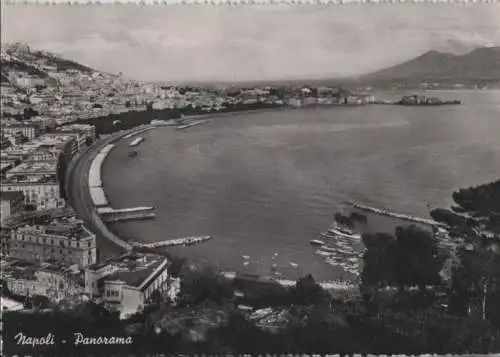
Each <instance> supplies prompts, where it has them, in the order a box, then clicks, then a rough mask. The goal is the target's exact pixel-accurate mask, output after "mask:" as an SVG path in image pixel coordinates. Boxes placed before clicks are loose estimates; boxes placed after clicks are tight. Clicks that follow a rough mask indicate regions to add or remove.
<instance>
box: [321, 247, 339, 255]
mask: <svg viewBox="0 0 500 357" xmlns="http://www.w3.org/2000/svg"><path fill="white" fill-rule="evenodd" d="M319 249H320V250H324V251H325V252H333V253H336V252H337V248H332V247H328V246H326V245H324V246H322V247H321V248H319Z"/></svg>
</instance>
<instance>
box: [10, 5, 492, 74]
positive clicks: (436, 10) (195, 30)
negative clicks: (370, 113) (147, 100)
mask: <svg viewBox="0 0 500 357" xmlns="http://www.w3.org/2000/svg"><path fill="white" fill-rule="evenodd" d="M2 10H3V11H2V15H1V16H2V24H3V28H2V41H22V42H27V43H28V44H30V45H32V46H33V47H35V48H41V49H46V50H50V51H55V52H58V53H60V54H62V55H65V56H68V57H69V58H70V59H73V60H76V61H80V62H82V63H84V64H86V65H89V66H92V67H95V68H98V69H102V70H105V71H112V72H123V73H124V74H126V75H128V76H130V77H136V78H139V79H148V80H151V79H155V80H156V79H161V80H176V81H178V80H212V79H220V80H228V79H230V80H231V79H236V80H246V79H267V78H277V79H283V78H291V77H292V78H297V77H321V76H326V75H353V74H359V73H364V72H369V71H372V70H376V69H379V68H381V67H384V66H388V65H391V64H394V63H397V62H400V61H403V60H406V59H408V58H410V57H413V56H416V55H419V54H421V53H422V52H424V51H427V50H429V49H438V50H439V49H440V50H451V51H466V50H467V49H469V48H470V49H472V48H474V47H477V46H485V45H487V46H491V45H497V46H498V45H500V25H499V24H500V4H483V5H466V4H461V5H459V4H435V5H430V4H405V5H401V4H400V5H395V4H378V5H374V4H365V5H350V6H325V7H322V6H302V7H299V6H281V5H277V6H257V7H246V8H245V9H244V10H242V9H241V8H239V7H231V6H218V7H211V6H209V7H200V6H175V7H173V6H172V7H170V6H169V7H155V6H142V7H137V6H133V5H132V6H128V5H120V6H99V5H95V6H85V7H72V6H64V5H58V6H40V7H37V6H23V5H16V6H8V5H7V6H4V7H3V9H2ZM26 24H28V25H26ZM34 29H36V30H34Z"/></svg>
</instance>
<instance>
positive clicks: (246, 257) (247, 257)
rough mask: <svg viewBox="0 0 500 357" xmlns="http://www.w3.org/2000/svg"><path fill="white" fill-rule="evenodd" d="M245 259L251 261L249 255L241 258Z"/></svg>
mask: <svg viewBox="0 0 500 357" xmlns="http://www.w3.org/2000/svg"><path fill="white" fill-rule="evenodd" d="M241 257H242V258H243V259H250V256H249V255H242V256H241Z"/></svg>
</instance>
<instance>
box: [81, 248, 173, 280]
mask: <svg viewBox="0 0 500 357" xmlns="http://www.w3.org/2000/svg"><path fill="white" fill-rule="evenodd" d="M165 261H166V258H165V257H163V256H160V255H156V254H138V253H130V254H124V255H122V256H119V257H117V258H114V259H110V260H108V261H107V262H103V263H98V264H94V265H93V266H91V267H89V268H91V269H95V270H97V269H100V268H103V267H104V266H107V265H113V266H115V267H117V268H118V271H116V272H115V273H113V274H111V275H108V276H106V277H104V278H102V280H103V281H123V282H124V283H125V284H127V285H130V286H134V287H140V286H141V285H142V284H143V283H145V282H146V279H147V278H148V277H149V276H150V275H151V274H152V273H153V272H154V271H155V270H156V269H157V268H158V267H159V266H160V265H161V264H162V263H164V262H165Z"/></svg>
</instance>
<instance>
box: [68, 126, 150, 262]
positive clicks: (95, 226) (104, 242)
mask: <svg viewBox="0 0 500 357" xmlns="http://www.w3.org/2000/svg"><path fill="white" fill-rule="evenodd" d="M139 129H140V128H134V129H131V130H127V131H121V132H118V133H114V134H112V135H110V136H108V137H106V138H104V139H101V140H98V141H97V142H96V143H94V144H93V145H92V146H91V147H90V148H88V149H87V151H86V152H84V153H83V154H82V155H81V156H79V157H77V158H75V161H74V162H72V163H71V164H70V167H69V168H68V172H67V175H66V195H67V198H68V202H69V204H70V206H71V207H73V209H74V210H75V211H76V212H77V213H78V215H79V216H80V218H81V219H82V220H83V221H84V222H85V225H86V227H88V229H89V230H90V231H92V232H93V233H94V234H95V235H96V243H97V249H98V252H99V255H98V260H99V261H102V260H104V259H106V258H109V257H112V256H115V255H116V254H120V253H124V252H126V249H124V248H123V247H120V246H119V245H117V244H115V243H114V242H112V240H111V239H110V238H109V237H110V236H112V235H113V233H111V232H110V231H109V229H108V228H107V227H106V225H105V224H104V223H103V222H102V221H101V219H100V218H99V216H98V215H97V212H96V210H95V207H94V205H93V203H92V199H91V197H90V191H89V182H88V174H89V170H90V165H91V164H92V161H93V160H94V158H95V156H96V155H97V154H98V153H99V151H101V149H102V148H103V147H104V146H106V145H108V144H110V143H112V142H114V141H115V140H117V139H118V138H120V137H122V136H125V135H127V134H129V133H131V132H133V131H136V130H139Z"/></svg>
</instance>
